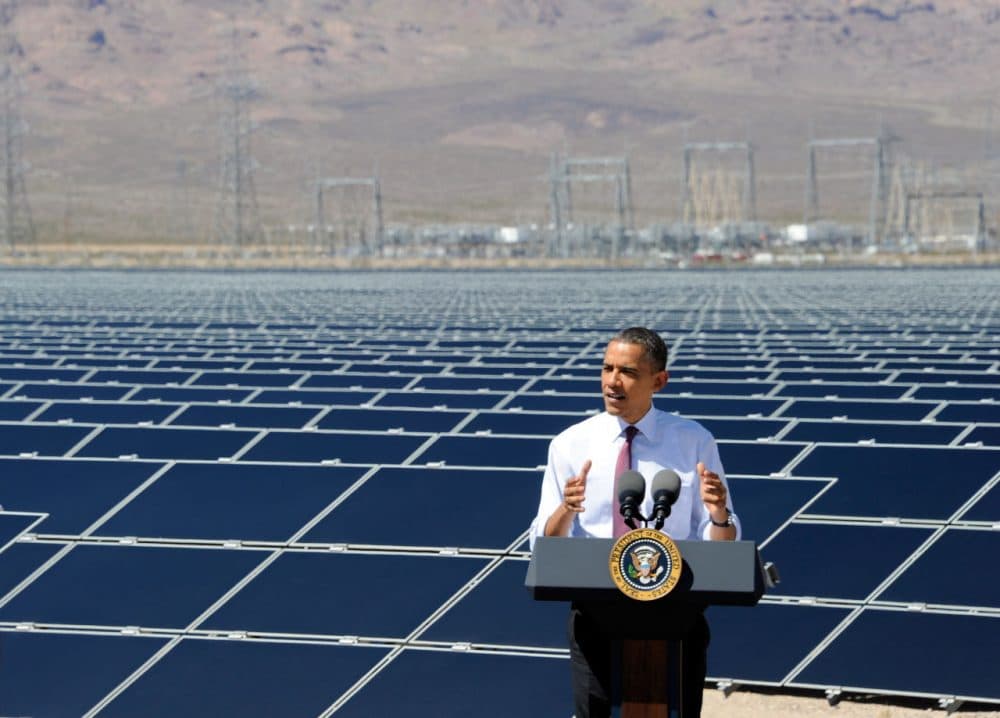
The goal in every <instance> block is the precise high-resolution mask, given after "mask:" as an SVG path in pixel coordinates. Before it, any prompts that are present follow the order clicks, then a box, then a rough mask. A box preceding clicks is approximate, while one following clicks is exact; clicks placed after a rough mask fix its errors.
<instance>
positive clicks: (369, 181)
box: [313, 176, 385, 256]
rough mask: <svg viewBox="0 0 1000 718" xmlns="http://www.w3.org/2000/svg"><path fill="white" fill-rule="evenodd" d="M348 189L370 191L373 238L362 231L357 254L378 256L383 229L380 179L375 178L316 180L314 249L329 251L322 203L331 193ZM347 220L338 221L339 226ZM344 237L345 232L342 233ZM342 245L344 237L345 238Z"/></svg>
mask: <svg viewBox="0 0 1000 718" xmlns="http://www.w3.org/2000/svg"><path fill="white" fill-rule="evenodd" d="M351 187H371V193H372V197H371V221H372V235H373V236H372V238H371V241H369V240H368V236H367V235H366V233H365V232H364V230H362V231H361V233H360V237H359V245H360V251H361V253H362V254H366V255H371V254H374V255H375V256H380V255H381V254H382V251H383V248H384V246H385V225H384V224H383V220H382V185H381V183H380V182H379V178H378V177H377V176H375V177H325V178H321V179H318V180H316V186H315V192H316V195H315V197H316V224H315V227H314V232H313V238H314V241H315V244H316V249H317V250H319V251H330V249H332V248H331V247H330V246H329V244H330V242H329V233H328V232H327V224H326V216H325V214H326V213H325V211H324V204H325V203H324V199H325V197H326V194H327V193H328V192H330V191H336V190H340V191H343V190H348V189H350V188H351ZM345 220H346V218H345V217H343V216H342V217H341V222H340V224H342V225H344V224H345V223H346V222H345ZM345 235H346V232H345ZM344 241H345V244H346V242H347V237H346V236H345V237H344Z"/></svg>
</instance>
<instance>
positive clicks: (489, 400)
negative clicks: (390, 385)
mask: <svg viewBox="0 0 1000 718" xmlns="http://www.w3.org/2000/svg"><path fill="white" fill-rule="evenodd" d="M506 396H507V395H506V394H500V393H496V392H491V393H485V392H484V393H476V394H452V393H449V392H446V391H436V392H429V391H427V392H415V391H412V390H410V391H405V392H388V393H386V394H385V395H384V396H382V397H381V398H380V399H379V400H378V402H377V403H376V406H410V407H414V408H416V407H442V408H447V409H492V408H493V407H494V406H496V405H497V403H498V402H499V401H500V400H501V399H505V398H506Z"/></svg>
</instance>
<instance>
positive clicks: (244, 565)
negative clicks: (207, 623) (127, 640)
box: [0, 544, 267, 629]
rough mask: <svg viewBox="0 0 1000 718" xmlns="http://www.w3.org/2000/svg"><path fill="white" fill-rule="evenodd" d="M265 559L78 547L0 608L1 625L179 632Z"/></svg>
mask: <svg viewBox="0 0 1000 718" xmlns="http://www.w3.org/2000/svg"><path fill="white" fill-rule="evenodd" d="M0 555H2V554H0ZM266 556H267V554H266V553H265V552H262V551H246V550H243V551H229V550H222V549H199V548H162V547H154V546H142V547H135V546H100V545H91V544H80V545H78V546H75V547H74V548H73V550H72V551H70V552H69V553H68V554H66V555H65V556H63V557H62V558H61V559H60V560H59V561H58V562H56V564H55V565H53V566H52V567H51V568H50V569H49V570H48V571H46V572H45V573H44V574H42V575H41V576H40V577H39V578H38V579H37V580H35V581H34V583H32V584H30V585H29V586H28V587H27V588H25V589H24V590H23V591H21V593H19V594H17V596H15V597H14V598H13V599H12V600H11V601H10V602H9V603H7V604H6V605H4V606H3V607H0V621H30V622H33V623H57V624H68V623H73V624H80V625H91V626H93V625H101V626H148V627H160V628H175V629H183V628H186V627H187V626H188V624H190V623H191V621H193V620H194V619H195V618H197V617H198V616H199V615H200V614H201V613H202V612H204V611H205V609H207V608H208V607H209V606H211V605H212V603H214V602H215V601H216V600H217V599H218V598H220V597H221V596H222V595H223V594H224V593H225V592H226V591H228V590H229V589H230V588H231V587H232V586H233V585H234V584H235V583H236V582H237V581H239V580H240V579H241V578H242V577H243V576H245V575H246V574H247V573H248V572H249V571H250V570H251V569H252V568H253V567H254V566H256V565H257V564H259V563H260V562H261V561H263V560H264V558H265V557H266ZM81 586H86V590H85V591H82V590H81Z"/></svg>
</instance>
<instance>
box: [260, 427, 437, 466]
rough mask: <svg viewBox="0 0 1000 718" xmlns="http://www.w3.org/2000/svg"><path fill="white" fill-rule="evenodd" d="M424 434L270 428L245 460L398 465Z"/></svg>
mask: <svg viewBox="0 0 1000 718" xmlns="http://www.w3.org/2000/svg"><path fill="white" fill-rule="evenodd" d="M425 441H427V437H426V436H421V435H419V434H391V435H381V434H361V433H347V432H332V431H330V432H327V431H324V432H319V431H316V432H310V433H301V432H293V431H271V432H268V434H267V435H266V436H264V437H263V438H262V439H261V440H260V441H258V442H257V443H256V444H254V445H253V446H252V447H250V450H249V451H247V452H246V453H245V454H244V455H243V457H242V459H243V460H245V461H277V462H293V463H294V462H306V463H322V462H334V461H340V462H343V463H346V464H380V463H387V464H399V463H402V462H403V461H404V460H405V459H406V458H407V457H408V456H409V455H410V454H412V453H413V452H414V451H416V450H417V449H418V448H419V447H420V446H421V445H422V444H423V443H424V442H425Z"/></svg>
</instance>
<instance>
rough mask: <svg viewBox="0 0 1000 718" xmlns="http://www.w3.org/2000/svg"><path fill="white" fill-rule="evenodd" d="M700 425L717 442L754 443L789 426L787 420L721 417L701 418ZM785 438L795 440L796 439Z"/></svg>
mask: <svg viewBox="0 0 1000 718" xmlns="http://www.w3.org/2000/svg"><path fill="white" fill-rule="evenodd" d="M698 423H699V424H701V425H702V426H704V427H705V428H706V429H708V431H709V432H710V433H711V434H712V436H714V437H715V438H716V439H717V440H720V441H721V440H723V439H735V440H745V441H753V440H755V439H761V438H768V437H771V436H775V435H776V434H778V433H779V432H780V431H781V430H782V429H784V428H785V427H786V426H788V420H787V419H753V420H751V421H747V420H746V419H724V418H720V417H709V416H705V417H701V418H699V419H698ZM783 438H786V439H791V440H793V441H794V440H795V439H794V437H789V436H785V437H783Z"/></svg>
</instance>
